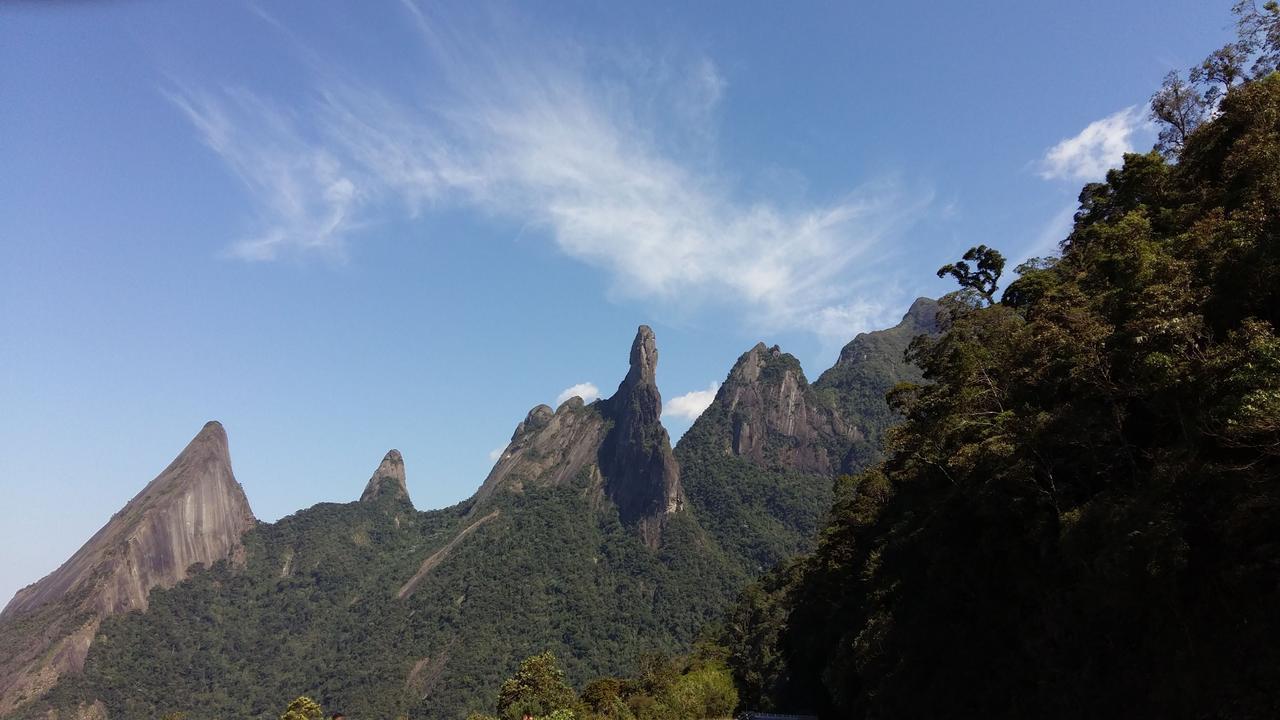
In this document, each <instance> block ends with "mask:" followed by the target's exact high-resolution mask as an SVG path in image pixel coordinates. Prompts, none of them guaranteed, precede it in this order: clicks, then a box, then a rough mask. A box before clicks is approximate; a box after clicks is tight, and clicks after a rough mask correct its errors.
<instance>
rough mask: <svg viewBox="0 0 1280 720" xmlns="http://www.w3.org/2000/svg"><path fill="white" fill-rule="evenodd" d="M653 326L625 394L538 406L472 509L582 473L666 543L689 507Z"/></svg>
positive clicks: (634, 352)
mask: <svg viewBox="0 0 1280 720" xmlns="http://www.w3.org/2000/svg"><path fill="white" fill-rule="evenodd" d="M657 364H658V349H657V346H656V343H655V340H654V336H653V330H651V329H650V328H649V327H648V326H641V327H640V329H639V330H638V331H637V333H636V338H635V341H634V342H633V343H632V345H631V366H630V369H629V370H628V371H627V376H626V377H625V378H624V379H623V381H622V383H621V384H620V385H619V386H618V391H617V392H616V393H614V394H613V396H612V397H610V398H608V399H607V400H598V401H596V402H594V403H592V404H590V405H587V404H585V403H584V402H583V401H582V399H581V398H578V397H573V398H569V399H568V400H566V401H565V402H564V403H563V404H561V405H560V407H558V408H556V409H555V410H554V411H553V410H552V409H551V408H550V407H548V406H546V405H538V406H537V407H535V408H533V409H532V410H530V411H529V414H528V415H527V416H526V417H525V419H524V420H523V421H522V422H521V423H520V424H519V425H518V426H516V431H515V433H513V434H512V436H511V442H510V444H508V445H507V447H506V449H505V450H503V452H502V455H501V456H500V457H499V458H498V461H497V463H496V464H495V465H494V466H493V469H492V470H491V471H490V472H489V476H488V477H487V478H485V481H484V484H483V485H481V487H480V490H479V491H478V492H477V493H476V495H475V497H474V498H473V499H472V513H473V514H475V513H476V512H479V510H480V508H482V507H483V506H484V504H485V502H486V501H487V500H488V499H489V498H491V497H493V496H494V494H495V493H497V492H498V491H499V490H503V489H506V490H511V491H514V492H520V491H522V490H523V489H524V487H525V486H526V485H529V484H534V485H563V484H565V483H567V482H569V481H571V480H573V479H574V478H577V477H579V475H581V474H582V473H587V474H588V475H589V476H590V480H589V485H590V487H591V488H592V489H593V491H598V492H599V493H601V494H602V495H603V496H604V497H607V498H608V499H609V500H610V501H612V502H613V503H614V504H615V505H616V506H617V508H618V513H619V515H620V516H621V518H622V521H623V522H624V523H626V524H628V525H632V526H634V527H636V528H637V529H638V530H639V532H640V535H641V537H643V538H644V540H645V542H646V543H648V544H649V545H650V546H656V545H657V544H659V543H660V540H661V535H662V527H663V524H664V518H665V517H666V516H668V515H670V514H671V513H674V512H678V511H680V510H681V509H683V508H684V491H683V489H682V488H681V486H680V471H679V468H678V467H677V465H676V461H675V457H674V456H673V455H672V452H671V439H670V437H669V436H668V435H667V431H666V429H665V428H663V427H662V422H661V416H662V396H661V395H660V394H659V393H658V386H657V382H656V377H655V372H656V369H657Z"/></svg>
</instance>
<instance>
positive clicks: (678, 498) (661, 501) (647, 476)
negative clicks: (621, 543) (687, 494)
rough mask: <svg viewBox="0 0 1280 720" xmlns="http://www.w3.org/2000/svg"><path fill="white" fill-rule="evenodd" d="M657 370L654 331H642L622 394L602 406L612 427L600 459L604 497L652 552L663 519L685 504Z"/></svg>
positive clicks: (643, 328) (620, 388)
mask: <svg viewBox="0 0 1280 720" xmlns="http://www.w3.org/2000/svg"><path fill="white" fill-rule="evenodd" d="M657 368H658V347H657V342H656V340H655V338H654V335H653V330H652V329H651V328H650V327H649V326H648V325H641V326H640V327H639V328H638V329H637V330H636V338H635V340H634V341H633V342H632V343H631V368H630V369H629V370H628V371H627V376H626V378H625V379H623V381H622V383H621V384H620V385H619V386H618V391H617V392H616V393H614V394H613V396H612V397H610V398H609V399H608V400H605V401H603V403H602V404H603V405H604V407H605V411H606V414H607V415H608V416H609V418H610V419H611V420H613V427H612V428H610V430H609V434H608V436H606V437H605V441H604V444H603V445H601V447H600V453H599V458H600V470H601V472H602V473H604V478H605V492H606V493H607V494H608V495H609V497H610V499H612V500H613V501H614V503H616V504H617V506H618V511H619V513H620V514H621V516H622V520H623V522H626V523H635V524H636V525H637V526H638V527H639V528H640V533H641V535H642V536H643V537H644V539H645V541H646V542H647V543H649V544H650V545H651V546H655V545H657V544H658V543H659V542H660V539H661V533H662V526H663V519H664V518H665V517H666V516H667V515H670V514H671V513H674V512H678V511H680V510H681V509H683V508H684V502H685V499H684V488H682V487H681V485H680V469H679V466H678V465H677V464H676V460H675V456H674V455H673V454H672V452H671V438H670V437H669V436H668V435H667V430H666V428H664V427H663V426H662V420H661V417H662V395H661V394H660V393H659V392H658V385H657V380H656V378H657Z"/></svg>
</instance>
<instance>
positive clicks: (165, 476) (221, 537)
mask: <svg viewBox="0 0 1280 720" xmlns="http://www.w3.org/2000/svg"><path fill="white" fill-rule="evenodd" d="M255 522H256V521H255V520H254V517H253V512H252V511H251V510H250V509H249V502H248V500H247V499H246V498H245V495H244V491H243V490H242V489H241V487H240V484H239V483H237V482H236V479H235V476H234V475H233V474H232V471H231V457H230V453H229V451H228V447H227V435H226V432H225V431H224V430H223V429H222V425H220V424H219V423H217V422H210V423H208V424H206V425H205V426H204V428H203V429H202V430H201V431H200V433H199V434H197V435H196V437H195V438H194V439H193V440H192V441H191V442H190V443H189V444H188V445H187V447H186V448H185V449H184V450H183V451H182V452H181V453H180V454H179V455H178V457H177V458H175V459H174V461H173V462H172V463H170V464H169V467H167V468H165V470H164V472H162V473H160V474H159V475H158V476H156V478H155V479H154V480H152V481H151V482H150V483H148V484H147V486H146V487H145V488H143V490H142V492H140V493H138V495H137V496H135V497H134V498H133V499H132V500H130V501H129V503H128V504H126V505H125V506H124V508H123V509H122V510H120V511H119V512H117V513H116V514H115V515H113V516H112V517H111V519H110V520H109V521H108V522H107V524H106V525H105V526H103V528H102V529H101V530H99V531H98V532H97V533H96V534H94V536H93V537H91V538H90V539H89V541H88V542H86V543H85V544H84V546H83V547H81V548H80V550H79V551H77V552H76V553H75V554H74V555H72V556H71V559H69V560H67V561H66V562H65V563H63V565H62V566H61V567H59V568H58V569H57V570H55V571H53V572H52V573H50V574H49V575H48V576H46V577H45V578H44V579H42V580H40V581H39V582H36V583H35V584H33V585H30V586H28V587H26V588H23V589H22V590H20V591H18V593H17V594H16V595H15V596H14V597H13V600H11V601H10V602H9V604H8V606H6V607H5V609H4V611H3V612H2V613H0V646H3V647H4V648H5V650H6V652H4V653H0V716H4V715H6V714H8V713H9V712H10V711H11V710H13V709H14V708H15V707H17V706H18V705H20V704H23V703H25V702H26V701H28V700H31V699H33V698H36V697H39V696H40V695H42V694H43V693H44V692H46V691H47V690H48V689H49V688H50V687H52V685H53V684H54V683H55V682H56V681H57V679H58V677H59V676H61V675H64V674H67V673H74V672H77V671H79V670H80V669H81V668H82V667H83V665H84V660H85V656H86V655H87V654H88V651H89V646H90V644H91V643H92V642H93V638H94V634H95V633H96V631H97V628H98V624H99V623H100V622H101V620H102V619H103V618H105V617H107V616H109V615H113V614H115V613H123V612H128V611H130V610H145V609H146V607H147V595H148V593H149V592H150V591H151V589H152V588H155V587H171V586H173V585H175V584H176V583H178V582H179V581H181V580H183V579H185V578H186V577H187V574H188V572H189V569H190V568H191V567H192V566H193V565H198V564H203V565H209V564H212V563H214V562H217V561H219V560H231V561H238V560H240V559H241V558H242V557H243V552H244V549H243V546H242V545H241V540H240V538H241V536H242V535H243V534H244V532H245V531H246V530H248V529H249V528H250V527H252V526H253V525H254V523H255Z"/></svg>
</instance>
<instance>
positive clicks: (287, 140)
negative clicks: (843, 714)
mask: <svg viewBox="0 0 1280 720" xmlns="http://www.w3.org/2000/svg"><path fill="white" fill-rule="evenodd" d="M1229 5H1230V3H1229V2H1227V1H1226V0H1224V1H1223V2H1205V1H1204V0H1159V1H1157V0H1126V2H1114V0H1105V1H1103V0H1081V1H1080V2H1076V3H1072V4H1071V7H1070V8H1069V9H1068V8H1066V7H1064V6H1063V5H1062V4H1061V3H1041V2H1032V3H1028V2H1013V1H1006V2H994V1H981V2H947V3H933V4H929V5H927V6H919V5H912V4H907V3H883V2H868V1H850V2H844V3H833V2H816V1H815V2H808V3H773V2H710V1H709V2H699V3H687V2H646V3H632V4H629V5H624V4H621V3H608V2H599V3H596V2H584V1H581V0H575V1H565V2H555V3H543V2H533V3H518V4H500V3H496V2H495V3H472V2H456V3H428V2H425V1H421V0H403V1H402V2H382V3H319V2H300V1H295V2H277V3H266V2H262V3H253V2H240V1H238V0H229V1H227V2H217V3H197V2H159V1H158V0H155V1H152V0H115V1H110V0H104V1H102V2H11V3H4V4H2V5H0V519H2V520H3V522H0V603H3V602H4V601H6V600H7V599H8V598H9V597H11V596H12V594H13V593H14V592H15V591H16V590H17V589H19V588H20V587H22V586H24V585H26V584H28V583H31V582H34V581H36V580H38V579H39V578H40V577H42V576H43V575H45V574H47V573H48V572H50V571H52V570H53V569H54V568H55V567H57V565H58V564H59V563H61V562H62V561H63V560H65V559H66V558H67V557H69V556H70V555H71V554H72V553H73V552H74V551H75V550H76V549H77V548H78V547H79V546H80V545H81V544H82V543H83V542H84V541H85V540H87V539H88V538H89V536H90V535H91V534H92V533H93V532H94V531H96V530H97V529H98V528H99V527H100V526H101V525H102V524H103V523H105V522H106V521H107V520H108V519H109V517H110V516H111V514H112V513H113V512H115V511H116V510H118V509H119V508H120V507H121V506H123V505H124V503H125V502H127V501H128V499H129V498H130V497H132V496H133V495H134V494H136V493H137V492H138V491H139V490H140V489H141V488H142V487H143V486H144V485H145V484H146V483H147V482H148V481H149V480H150V479H151V478H152V477H154V476H155V475H156V474H157V473H159V472H160V471H161V470H162V469H163V468H164V467H165V466H166V465H167V464H168V463H169V461H170V460H171V459H172V458H173V457H174V456H175V455H176V454H177V453H178V452H179V451H180V450H181V449H182V447H183V446H184V445H185V444H186V443H187V442H188V441H189V440H190V438H191V437H192V436H194V435H195V433H196V432H198V431H199V429H200V428H201V426H202V425H203V424H204V422H205V421H207V420H210V419H217V420H220V421H221V422H222V423H223V425H224V426H225V427H226V429H227V432H228V434H229V437H230V444H231V454H232V461H233V466H234V470H235V473H236V477H237V479H238V480H239V481H240V482H241V483H242V485H243V486H244V489H245V492H246V494H247V495H248V498H249V501H250V504H251V505H252V506H253V508H254V511H255V513H256V515H257V516H258V517H259V518H260V519H263V520H275V519H277V518H279V517H282V516H284V515H288V514H290V513H292V512H295V511H297V510H299V509H302V508H305V507H309V506H311V505H313V504H315V503H317V502H346V501H350V500H354V499H355V498H357V497H359V495H360V492H361V490H362V489H363V486H364V483H365V482H366V481H367V479H368V477H369V475H370V474H371V473H372V472H373V470H374V468H375V467H376V466H377V465H378V462H379V460H380V459H381V457H382V456H383V454H384V453H385V452H386V451H387V450H388V449H390V448H398V449H399V450H401V451H402V452H403V454H404V457H405V464H406V469H407V473H408V485H409V491H410V494H411V495H412V498H413V501H414V503H415V504H416V506H417V507H418V508H419V509H430V508H439V507H444V506H448V505H451V504H454V503H457V502H459V501H461V500H463V499H465V498H467V497H468V496H470V494H471V493H472V492H473V491H474V490H475V489H476V488H477V487H478V486H479V484H480V483H481V481H482V480H483V479H484V477H485V475H486V474H487V473H488V470H489V468H490V466H491V465H492V462H493V457H494V455H495V454H496V452H500V451H501V449H502V448H503V447H504V446H505V444H506V442H507V441H508V439H509V438H510V434H511V432H512V430H513V429H514V428H515V426H516V424H517V423H518V422H519V421H520V420H521V419H523V417H524V415H525V414H526V413H527V412H528V410H529V409H530V408H532V407H533V406H535V405H537V404H539V403H548V404H553V405H554V404H556V403H558V402H560V401H562V400H564V399H565V398H567V397H570V396H572V395H581V396H584V398H585V399H588V400H589V399H591V396H595V395H603V396H608V395H610V394H611V393H612V392H613V391H614V389H615V388H616V387H617V384H618V382H619V381H621V379H622V377H623V375H625V373H626V369H627V355H628V350H629V347H630V343H631V340H632V338H633V337H634V334H635V331H636V327H637V326H638V325H640V324H642V323H644V324H648V325H650V326H652V327H653V328H654V331H655V333H656V335H657V340H658V347H659V352H660V356H661V360H660V363H659V366H658V381H659V386H660V389H661V391H662V394H663V396H664V399H665V409H664V414H663V422H664V424H665V425H666V426H667V428H668V430H669V431H670V432H671V434H672V436H673V438H678V437H679V435H680V434H681V433H683V432H684V430H686V429H687V428H688V426H689V424H690V423H691V422H692V420H693V419H694V418H696V416H697V414H698V412H700V410H701V409H702V408H704V407H705V406H706V404H707V403H708V402H710V399H711V398H712V397H713V395H714V391H715V388H716V387H717V383H718V382H719V381H721V380H722V379H723V378H724V376H725V375H726V374H727V372H728V370H729V368H730V367H731V366H732V364H733V362H734V361H735V360H736V359H737V357H738V356H739V355H740V354H742V353H743V352H745V351H746V350H747V349H749V348H750V347H751V346H752V345H754V344H755V343H756V342H758V341H761V340H763V341H765V342H767V343H769V344H774V343H777V344H780V345H781V346H782V347H783V349H784V350H787V351H789V352H791V353H793V354H795V355H796V356H797V357H798V358H800V360H801V362H802V363H803V366H804V368H805V371H806V373H807V374H808V376H809V377H810V378H811V379H812V378H816V377H817V376H818V375H819V374H820V373H821V372H822V370H823V369H825V368H826V367H829V366H830V365H831V363H832V362H834V360H835V358H836V356H837V354H838V352H839V349H840V347H841V346H842V345H844V344H845V343H846V342H848V341H849V340H850V339H852V338H853V336H854V335H855V334H857V333H858V332H863V331H867V330H873V329H877V328H881V327H887V326H891V325H893V324H895V323H896V322H897V320H898V319H899V318H900V317H901V315H902V314H903V313H904V312H905V311H906V309H907V307H908V306H909V305H910V303H911V301H912V300H913V299H915V298H916V297H918V296H921V295H928V296H937V295H940V294H942V293H944V292H947V291H948V290H949V289H951V288H950V286H949V285H948V283H947V282H944V281H942V280H939V279H937V278H936V277H935V276H934V271H935V270H936V269H937V268H938V267H939V266H941V265H942V264H944V263H946V262H949V261H951V260H954V259H956V258H957V257H959V255H961V254H962V253H963V252H964V250H965V249H966V248H968V247H970V246H972V245H976V244H979V243H982V244H987V245H991V246H994V247H997V248H999V249H1001V250H1002V251H1003V252H1004V253H1005V254H1006V255H1008V256H1009V257H1010V259H1011V260H1013V261H1017V260H1020V259H1025V258H1028V257H1032V256H1039V255H1046V254H1050V253H1052V252H1053V251H1054V250H1055V248H1056V246H1057V243H1058V241H1059V240H1061V239H1062V238H1063V237H1064V236H1065V235H1066V233H1067V230H1068V228H1069V226H1070V221H1071V215H1072V213H1073V212H1074V210H1075V207H1076V203H1075V200H1076V197H1077V195H1078V193H1079V189H1080V186H1081V185H1082V184H1083V183H1085V182H1089V181H1093V180H1098V179H1101V178H1102V177H1103V175H1104V174H1105V172H1106V170H1107V168H1109V167H1112V166H1115V165H1116V164H1118V163H1119V162H1120V159H1121V157H1122V155H1123V153H1124V152H1126V151H1130V150H1138V151H1145V150H1147V149H1149V148H1150V147H1151V144H1152V141H1153V139H1154V131H1153V129H1152V128H1151V126H1150V125H1149V123H1148V121H1147V119H1146V110H1145V103H1146V101H1147V100H1148V98H1149V97H1150V95H1151V93H1152V92H1153V91H1154V90H1155V89H1156V87H1157V86H1158V85H1159V82H1160V80H1161V78H1162V76H1163V75H1164V74H1165V73H1166V72H1168V71H1169V70H1172V69H1185V68H1187V67H1189V66H1190V65H1192V64H1193V63H1195V62H1197V61H1198V60H1199V59H1200V58H1202V57H1203V56H1204V55H1206V54H1207V53H1208V52H1209V51H1210V50H1212V49H1213V48H1215V47H1217V46H1219V45H1221V44H1222V43H1223V42H1225V41H1226V40H1227V39H1228V38H1229V37H1230V36H1231V16H1230V13H1229ZM1012 264H1013V263H1011V266H1012Z"/></svg>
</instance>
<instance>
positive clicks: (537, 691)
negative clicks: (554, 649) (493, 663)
mask: <svg viewBox="0 0 1280 720" xmlns="http://www.w3.org/2000/svg"><path fill="white" fill-rule="evenodd" d="M577 705H578V698H577V696H576V695H575V694H574V692H573V688H571V687H569V686H568V685H567V684H566V683H565V677H564V671H563V670H561V669H560V666H559V665H558V664H556V657H555V655H553V654H552V653H551V652H544V653H542V654H540V655H534V656H533V657H530V658H527V659H526V660H524V661H523V662H521V663H520V668H519V669H518V670H516V674H515V675H512V676H511V677H510V678H507V679H506V680H505V681H503V683H502V689H501V690H499V691H498V717H501V718H506V719H507V720H519V718H520V717H521V716H523V715H524V714H525V713H528V714H530V715H533V716H535V717H543V716H550V715H551V714H552V713H553V712H558V711H569V712H570V716H572V710H573V709H574V708H575V707H576V706H577Z"/></svg>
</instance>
